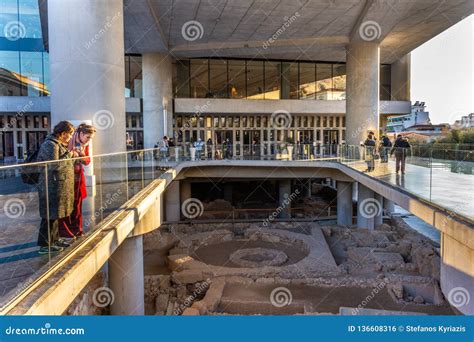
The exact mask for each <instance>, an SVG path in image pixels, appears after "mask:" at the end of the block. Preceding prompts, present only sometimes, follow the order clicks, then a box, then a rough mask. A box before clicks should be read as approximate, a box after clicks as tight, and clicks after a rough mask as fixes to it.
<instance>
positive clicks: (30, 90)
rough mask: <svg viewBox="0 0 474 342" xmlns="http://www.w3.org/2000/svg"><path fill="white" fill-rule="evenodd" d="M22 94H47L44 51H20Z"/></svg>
mask: <svg viewBox="0 0 474 342" xmlns="http://www.w3.org/2000/svg"><path fill="white" fill-rule="evenodd" d="M20 61H21V75H22V76H23V77H22V88H23V90H22V95H24V96H25V95H26V96H45V95H47V94H45V87H44V80H43V54H42V52H29V51H21V52H20Z"/></svg>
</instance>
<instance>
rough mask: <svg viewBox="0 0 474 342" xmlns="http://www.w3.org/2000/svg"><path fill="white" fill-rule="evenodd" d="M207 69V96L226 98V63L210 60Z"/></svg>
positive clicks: (224, 61)
mask: <svg viewBox="0 0 474 342" xmlns="http://www.w3.org/2000/svg"><path fill="white" fill-rule="evenodd" d="M209 67H210V68H209V75H210V84H209V89H210V94H209V95H210V96H211V97H216V98H220V99H225V98H227V61H226V60H220V59H211V60H210V61H209Z"/></svg>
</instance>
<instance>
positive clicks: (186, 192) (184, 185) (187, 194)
mask: <svg viewBox="0 0 474 342" xmlns="http://www.w3.org/2000/svg"><path fill="white" fill-rule="evenodd" d="M179 197H180V198H179V200H180V202H181V203H183V202H184V201H186V200H187V199H188V198H191V183H190V182H188V181H185V180H181V181H179Z"/></svg>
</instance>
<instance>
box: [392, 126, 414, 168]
mask: <svg viewBox="0 0 474 342" xmlns="http://www.w3.org/2000/svg"><path fill="white" fill-rule="evenodd" d="M409 149H410V143H409V142H408V140H407V139H406V138H404V137H403V136H402V135H401V134H399V135H397V139H396V140H395V143H394V144H393V147H392V149H391V150H390V157H391V156H392V155H393V153H394V152H395V168H396V174H397V175H398V172H399V171H400V170H401V171H402V174H405V162H406V158H407V155H408V151H409Z"/></svg>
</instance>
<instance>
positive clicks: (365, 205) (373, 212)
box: [359, 198, 383, 219]
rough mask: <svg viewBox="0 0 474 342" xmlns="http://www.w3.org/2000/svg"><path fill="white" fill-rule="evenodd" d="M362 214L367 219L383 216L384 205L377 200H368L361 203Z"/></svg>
mask: <svg viewBox="0 0 474 342" xmlns="http://www.w3.org/2000/svg"><path fill="white" fill-rule="evenodd" d="M359 210H360V214H361V215H362V217H364V218H366V219H371V218H374V217H375V216H378V215H381V214H382V210H383V208H382V204H381V203H380V201H378V200H377V199H375V198H366V199H364V200H363V201H362V202H361V203H360V208H359Z"/></svg>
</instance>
